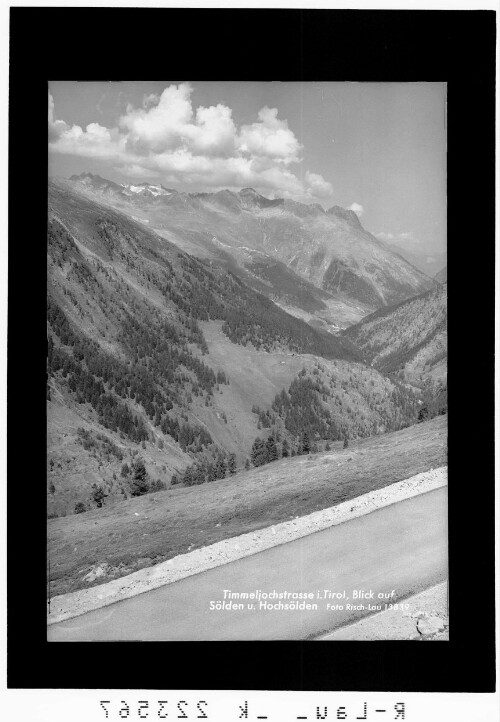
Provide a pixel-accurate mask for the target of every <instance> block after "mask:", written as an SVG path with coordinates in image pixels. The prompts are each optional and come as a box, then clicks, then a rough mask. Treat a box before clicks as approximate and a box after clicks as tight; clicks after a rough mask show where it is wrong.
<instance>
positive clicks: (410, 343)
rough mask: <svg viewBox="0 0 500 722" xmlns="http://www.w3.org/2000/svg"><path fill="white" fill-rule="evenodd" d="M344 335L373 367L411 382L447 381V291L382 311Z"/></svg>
mask: <svg viewBox="0 0 500 722" xmlns="http://www.w3.org/2000/svg"><path fill="white" fill-rule="evenodd" d="M344 336H345V337H346V338H349V339H350V340H351V341H353V342H354V343H355V344H356V345H357V346H358V347H359V348H360V349H362V350H363V351H364V353H365V354H367V358H368V359H369V360H370V361H371V364H372V366H374V367H375V368H377V369H379V370H380V371H382V372H384V373H388V374H396V373H397V374H398V376H399V377H400V378H402V379H406V380H409V381H418V380H424V379H426V378H429V379H435V380H444V379H445V378H446V355H447V288H446V286H445V285H444V286H443V285H442V286H439V287H438V288H436V289H434V290H432V291H429V292H427V293H424V294H422V295H421V296H416V297H415V298H412V299H409V300H408V301H404V302H403V303H400V304H398V305H396V306H394V307H393V308H388V309H382V310H380V311H377V312H375V313H373V314H372V315H371V316H368V317H367V318H365V319H363V321H361V323H358V324H357V325H355V326H351V327H350V328H349V329H347V330H346V331H345V332H344Z"/></svg>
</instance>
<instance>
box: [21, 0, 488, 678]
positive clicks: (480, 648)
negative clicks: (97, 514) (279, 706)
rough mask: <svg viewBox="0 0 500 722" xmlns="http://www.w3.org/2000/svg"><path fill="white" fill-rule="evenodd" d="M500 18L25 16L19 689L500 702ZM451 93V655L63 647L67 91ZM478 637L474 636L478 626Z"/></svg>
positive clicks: (438, 650)
mask: <svg viewBox="0 0 500 722" xmlns="http://www.w3.org/2000/svg"><path fill="white" fill-rule="evenodd" d="M495 22H496V14H495V12H494V11H483V10H482V11H472V10H464V11H456V10H452V11H440V10H436V11H405V10H396V11H382V10H379V11H377V10H374V11H365V10H218V9H211V10H205V9H195V10H188V9H186V10H180V9H124V8H115V9H105V8H99V9H86V8H84V9H82V8H79V9H70V8H60V9H59V8H58V9H55V8H12V9H11V11H10V33H11V34H10V43H11V45H10V97H9V103H10V107H9V113H10V123H9V311H8V686H9V687H21V688H83V689H93V688H117V689H119V688H137V689H210V688H213V689H221V688H222V689H261V690H287V689H289V690H318V691H319V690H339V691H340V690H345V691H351V690H353V691H406V692H413V691H426V692H427V691H428V692H431V691H435V692H488V691H493V689H494V680H495V657H494V652H495V639H494V635H495V630H494V589H495V587H494V467H493V438H494V437H493V423H494V406H493V373H494V368H493V362H494V260H495V247H494V238H495V235H494V234H495V228H494V211H495V205H494V203H495V195H494V194H495V175H494V173H495V147H494V142H495V135H494V133H495V104H494V103H495V34H496V30H495ZM164 78H169V79H172V78H180V79H193V80H194V81H196V80H241V81H244V80H262V81H268V80H269V81H270V80H283V81H284V80H289V81H308V80H313V81H326V80H337V81H345V80H349V81H441V82H446V83H447V84H448V239H449V244H448V246H449V247H448V266H449V269H448V278H449V390H450V399H449V475H450V484H449V540H450V547H449V548H450V641H449V642H441V643H437V642H436V643H417V642H403V641H401V642H399V641H398V642H394V641H393V642H375V641H374V642H330V643H328V642H314V641H304V642H300V641H297V642H165V643H162V642H156V643H141V642H136V643H125V642H116V643H111V642H106V643H99V642H96V643H69V642H68V643H50V644H49V643H48V642H47V641H46V520H45V508H46V485H45V484H44V482H43V480H44V477H45V475H46V415H45V408H46V405H45V404H46V402H45V381H46V376H45V374H46V370H45V358H46V312H45V297H46V273H45V268H46V212H47V206H46V186H47V83H48V81H49V80H155V79H157V80H158V79H164ZM469 619H471V620H472V619H473V620H474V622H473V623H468V620H469Z"/></svg>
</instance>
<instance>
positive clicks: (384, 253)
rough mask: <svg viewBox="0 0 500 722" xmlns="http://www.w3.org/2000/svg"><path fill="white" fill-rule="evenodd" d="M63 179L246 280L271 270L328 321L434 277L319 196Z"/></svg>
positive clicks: (277, 288)
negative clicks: (301, 283) (293, 281)
mask: <svg viewBox="0 0 500 722" xmlns="http://www.w3.org/2000/svg"><path fill="white" fill-rule="evenodd" d="M61 182H62V181H61ZM66 183H67V184H69V185H70V186H73V187H76V188H79V189H80V190H82V191H83V192H85V193H87V194H88V195H89V196H90V197H94V198H98V199H100V200H101V201H103V202H105V203H107V204H109V205H111V206H113V207H115V208H117V209H119V210H121V211H123V212H126V213H128V214H129V215H131V216H132V217H134V218H136V219H137V220H141V221H142V222H143V223H145V224H147V225H148V226H149V227H151V228H154V229H155V230H156V231H157V232H158V233H160V234H161V235H162V236H163V237H165V238H167V239H168V240H171V241H172V242H173V243H175V244H177V245H178V246H179V247H180V248H183V249H184V250H186V251H188V252H189V253H193V254H195V255H197V256H200V257H204V258H212V259H219V260H226V261H227V262H230V263H231V262H232V263H233V264H235V267H236V269H237V272H238V273H241V274H245V278H246V280H247V279H248V276H249V275H250V277H254V278H255V279H256V281H257V282H259V281H260V282H264V284H265V283H266V277H267V276H268V274H269V273H271V274H272V275H273V283H272V286H271V287H270V293H272V294H274V299H275V300H280V301H281V302H282V303H283V304H285V305H287V306H288V307H290V308H297V309H300V310H302V311H305V312H308V311H309V313H310V315H311V316H312V317H316V316H317V317H318V318H320V319H322V321H323V322H324V323H327V324H328V323H332V324H336V325H340V326H346V325H348V324H349V323H352V322H353V321H354V320H358V319H359V318H362V317H363V316H364V315H366V314H367V313H368V312H370V311H372V310H373V309H375V308H379V307H381V306H385V305H388V304H392V303H397V302H398V301H401V300H403V299H405V298H408V297H410V296H413V295H415V294H418V293H421V292H423V291H426V290H428V289H430V288H432V287H433V286H434V285H435V283H434V281H433V280H432V279H430V278H428V277H427V276H425V275H424V274H423V273H421V271H419V270H418V269H416V268H414V267H413V266H412V265H410V264H409V263H408V262H407V261H405V260H404V259H403V258H402V257H401V256H400V255H398V254H395V253H393V252H392V251H391V250H390V249H389V248H388V247H387V246H386V245H385V244H383V243H382V242H380V241H378V240H377V239H376V238H375V237H374V236H372V235H371V234H370V233H368V232H367V231H365V230H364V229H363V227H362V226H361V223H360V221H359V219H358V217H357V215H356V214H355V213H354V212H352V211H347V210H345V209H343V208H340V207H339V206H333V207H332V208H330V209H329V210H328V211H325V210H324V209H323V208H322V207H321V206H320V205H318V204H310V205H306V204H302V203H297V202H295V201H291V200H283V199H279V198H278V199H274V200H271V199H267V198H264V197H263V196H261V195H259V194H258V193H256V191H254V190H253V189H251V188H245V189H243V190H241V191H239V192H238V193H233V192H231V191H228V190H224V191H219V192H218V193H195V194H186V193H178V192H176V191H174V190H171V189H170V190H167V189H163V191H162V192H161V193H160V192H156V193H155V194H153V193H152V192H150V191H148V190H147V189H146V190H142V191H140V192H131V190H130V188H131V187H132V186H117V185H116V184H112V185H111V184H109V182H107V181H104V180H103V179H101V178H99V177H98V176H91V175H90V174H82V176H72V179H71V180H70V181H66ZM134 188H138V186H134ZM276 260H277V261H279V264H276ZM268 269H269V270H268ZM285 269H288V272H286V270H285ZM290 274H294V275H295V276H298V277H300V278H301V279H304V280H305V281H307V282H308V284H309V286H306V287H305V288H307V293H308V295H309V296H313V297H315V301H314V303H316V304H318V303H322V304H323V307H322V308H319V309H315V311H314V312H313V313H311V309H308V308H307V307H304V304H303V303H301V302H300V294H299V297H297V292H295V291H294V292H293V293H290V278H294V275H290ZM311 286H313V287H316V288H317V289H320V290H321V291H322V294H317V292H316V293H315V292H314V291H313V290H312V289H311ZM261 290H262V291H263V292H265V287H264V288H262V289H261ZM278 297H279V298H278ZM335 302H336V303H335ZM305 303H310V299H309V298H308V299H306V301H305ZM330 304H332V308H330ZM343 304H346V308H345V317H344V316H343V313H342V311H343ZM316 311H317V312H318V313H317V312H316ZM321 312H322V313H321ZM354 316H356V318H354ZM308 320H309V319H308Z"/></svg>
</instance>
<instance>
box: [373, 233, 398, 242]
mask: <svg viewBox="0 0 500 722" xmlns="http://www.w3.org/2000/svg"><path fill="white" fill-rule="evenodd" d="M375 236H376V237H377V238H381V239H382V240H383V241H392V239H393V238H394V234H393V233H386V232H385V231H379V232H378V233H375Z"/></svg>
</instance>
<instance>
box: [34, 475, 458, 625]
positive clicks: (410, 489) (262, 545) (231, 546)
mask: <svg viewBox="0 0 500 722" xmlns="http://www.w3.org/2000/svg"><path fill="white" fill-rule="evenodd" d="M447 472H448V467H447V466H442V467H439V468H437V469H431V470H429V471H425V472H423V473H421V474H417V475H416V476H412V477H410V478H408V479H404V480H402V481H399V482H396V483H395V484H391V485H389V486H386V487H384V488H382V489H376V490H375V491H371V492H368V493H366V494H362V495H361V496H358V497H355V498H353V499H351V500H349V501H346V502H342V503H340V504H337V505H336V506H333V507H330V508H327V509H322V510H321V511H317V512H313V513H312V514H308V515H306V516H303V517H296V518H295V519H293V520H291V521H286V522H283V523H280V524H276V525H273V526H270V527H266V528H265V529H260V530H258V531H254V532H249V533H247V534H242V535H240V536H236V537H232V538H230V539H224V540H223V541H220V542H217V543H215V544H211V545H209V546H206V547H202V548H200V549H196V550H194V551H192V552H189V553H187V554H182V555H179V556H176V557H174V558H172V559H169V560H168V561H166V562H163V563H160V564H156V565H155V566H152V567H147V568H144V569H141V570H139V571H137V572H134V573H133V574H129V575H128V576H125V577H121V578H119V579H115V580H113V581H111V582H108V583H106V584H101V585H99V586H95V587H91V588H89V589H83V590H78V591H75V592H70V593H67V594H62V595H59V596H56V597H54V598H53V599H52V600H51V613H50V615H48V618H47V619H48V624H54V623H56V622H60V621H62V620H64V619H69V618H71V617H76V616H79V615H81V614H84V613H86V612H88V611H91V610H93V609H99V608H100V607H105V606H107V605H109V604H113V603H114V602H118V601H120V600H122V599H127V598H129V597H133V596H135V595H137V594H142V593H143V592H147V591H150V590H152V589H156V588H158V587H161V586H163V585H165V584H170V583H172V582H176V581H179V580H180V579H184V578H185V577H189V576H192V575H193V574H198V573H200V572H203V571H206V570H208V569H212V568H214V567H218V566H221V565H223V564H227V563H229V562H233V561H236V560H237V559H241V558H243V557H247V556H250V555H252V554H257V553H258V552H261V551H264V550H265V549H270V548H271V547H274V546H277V545H279V544H286V543H287V542H289V541H292V540H294V539H298V538H300V537H303V536H307V535H308V534H312V533H314V532H317V531H321V530H323V529H327V528H328V527H331V526H335V525H336V524H342V523H344V522H347V521H349V520H351V519H355V518H356V517H360V516H363V515H365V514H369V513H370V512H372V511H375V510H376V509H380V508H382V507H384V506H389V505H390V504H396V503H397V502H399V501H402V500H404V499H409V498H411V497H414V496H417V495H419V494H424V493H426V492H429V491H432V490H434V489H438V488H439V487H442V486H446V484H447ZM97 571H98V570H96V572H97Z"/></svg>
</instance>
